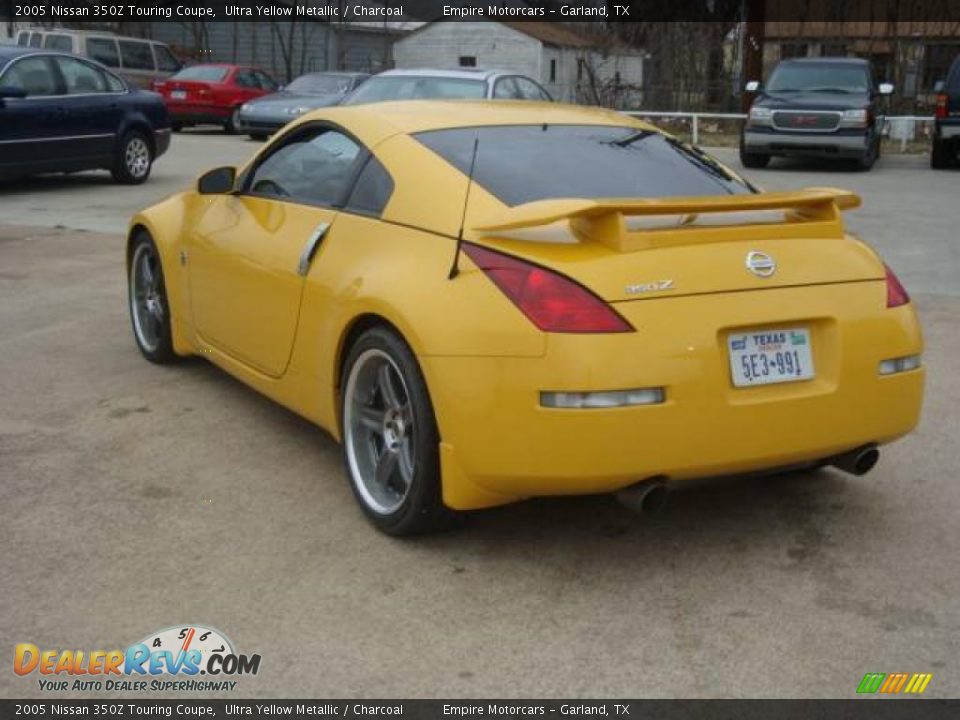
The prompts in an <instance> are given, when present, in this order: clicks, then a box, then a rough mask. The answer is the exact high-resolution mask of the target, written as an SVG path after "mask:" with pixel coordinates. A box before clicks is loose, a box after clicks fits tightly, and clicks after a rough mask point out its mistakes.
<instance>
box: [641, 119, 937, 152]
mask: <svg viewBox="0 0 960 720" xmlns="http://www.w3.org/2000/svg"><path fill="white" fill-rule="evenodd" d="M623 114H624V115H630V116H631V117H638V118H658V117H663V118H679V119H688V120H689V121H690V135H691V140H692V141H693V144H694V145H697V144H699V142H700V120H701V119H705V120H746V119H747V116H746V114H744V113H709V112H703V113H701V112H667V111H663V110H624V111H623ZM933 120H934V119H933V117H931V116H928V115H887V116H886V118H885V122H884V125H883V134H884V135H885V136H887V137H889V138H891V139H893V140H899V141H900V149H901V150H905V149H906V147H907V143H908V142H910V141H911V140H913V139H914V138H915V137H916V133H917V125H923V124H926V123H930V124H932V123H933Z"/></svg>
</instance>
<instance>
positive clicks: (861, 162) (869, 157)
mask: <svg viewBox="0 0 960 720" xmlns="http://www.w3.org/2000/svg"><path fill="white" fill-rule="evenodd" d="M879 158H880V138H877V139H876V140H875V141H874V142H873V143H871V144H870V148H869V149H868V150H867V152H866V153H865V154H864V155H863V156H862V157H859V158H857V159H856V161H855V162H856V168H857V170H862V171H863V172H867V171H868V170H870V169H871V168H873V166H874V165H876V164H877V160H878V159H879Z"/></svg>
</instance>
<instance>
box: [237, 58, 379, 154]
mask: <svg viewBox="0 0 960 720" xmlns="http://www.w3.org/2000/svg"><path fill="white" fill-rule="evenodd" d="M368 77H370V76H369V75H367V74H366V73H348V72H318V73H308V74H306V75H301V76H300V77H298V78H297V79H296V80H294V81H293V82H291V83H290V84H289V85H287V86H286V87H285V88H283V89H281V90H280V91H279V92H275V93H272V94H270V95H264V96H263V97H259V98H257V99H255V100H251V101H250V102H248V103H245V104H244V105H243V106H242V107H241V108H240V115H239V120H240V122H239V126H238V130H239V131H240V132H243V133H246V134H248V135H249V136H250V137H252V138H253V139H255V140H262V139H264V138H265V137H266V136H267V135H270V134H271V133H274V132H276V131H277V130H279V129H280V128H282V127H283V126H284V125H286V124H287V123H288V122H290V121H291V120H294V119H296V118H298V117H299V116H300V115H302V114H303V113H305V112H309V111H310V110H316V109H317V108H321V107H328V106H330V105H338V104H340V102H341V101H342V100H343V98H345V97H346V96H347V95H348V94H349V93H350V92H352V91H353V90H355V89H356V88H357V87H359V86H360V85H361V84H362V83H363V82H364V81H365V80H366V79H367V78H368Z"/></svg>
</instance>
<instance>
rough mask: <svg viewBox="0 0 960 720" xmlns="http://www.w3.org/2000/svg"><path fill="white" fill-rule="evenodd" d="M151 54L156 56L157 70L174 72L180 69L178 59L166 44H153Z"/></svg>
mask: <svg viewBox="0 0 960 720" xmlns="http://www.w3.org/2000/svg"><path fill="white" fill-rule="evenodd" d="M153 54H154V56H155V57H156V58H157V70H162V71H163V72H176V71H177V70H179V69H180V61H179V60H177V58H175V57H174V55H173V53H172V52H170V48H168V47H167V46H166V45H154V46H153Z"/></svg>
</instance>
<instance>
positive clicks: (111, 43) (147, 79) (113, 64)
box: [17, 28, 182, 88]
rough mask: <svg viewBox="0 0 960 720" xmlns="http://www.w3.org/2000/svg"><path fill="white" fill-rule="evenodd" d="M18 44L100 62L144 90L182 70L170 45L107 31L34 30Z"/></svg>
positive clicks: (19, 35) (25, 33)
mask: <svg viewBox="0 0 960 720" xmlns="http://www.w3.org/2000/svg"><path fill="white" fill-rule="evenodd" d="M17 44H18V45H20V46H21V47H32V48H43V49H44V50H57V51H59V52H67V53H72V54H74V55H80V56H82V57H85V58H88V59H90V60H96V61H97V62H99V63H100V64H101V65H105V66H106V67H108V68H110V69H111V70H113V71H114V72H116V73H117V74H118V75H120V77H122V78H124V79H125V80H126V81H127V82H128V83H130V84H132V85H136V86H137V87H142V88H149V87H150V84H151V83H152V82H153V81H155V80H162V79H164V78H168V77H170V76H171V75H173V74H174V73H175V72H177V71H178V70H179V69H180V68H181V67H182V63H181V62H180V61H179V60H177V58H176V56H174V54H173V52H171V50H170V47H169V46H168V45H167V44H166V43H162V42H157V41H156V40H143V39H142V38H135V37H126V36H120V35H115V34H114V33H111V32H107V31H105V30H68V29H65V28H57V29H55V30H50V29H45V28H30V29H28V30H21V31H20V32H19V33H17Z"/></svg>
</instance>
